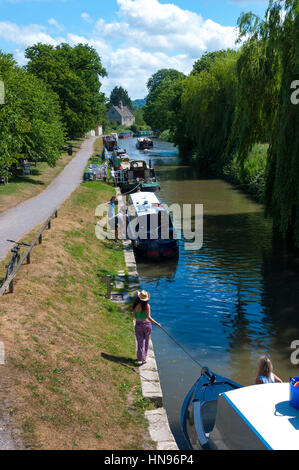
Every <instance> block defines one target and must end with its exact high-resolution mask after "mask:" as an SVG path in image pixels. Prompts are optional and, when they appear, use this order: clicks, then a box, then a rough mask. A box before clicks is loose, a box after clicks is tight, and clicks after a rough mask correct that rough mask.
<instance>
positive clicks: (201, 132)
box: [182, 50, 238, 172]
mask: <svg viewBox="0 0 299 470" xmlns="http://www.w3.org/2000/svg"><path fill="white" fill-rule="evenodd" d="M237 58H238V53H237V52H235V51H231V50H228V51H227V52H226V54H225V55H223V54H221V55H220V56H219V57H218V58H216V59H215V60H214V61H213V64H211V66H210V68H209V70H203V71H202V72H200V73H198V74H191V75H190V76H189V77H188V78H187V79H186V80H185V82H184V89H183V94H182V111H183V115H184V116H185V132H186V136H187V138H190V139H191V141H192V142H194V151H193V153H194V158H195V160H196V161H197V163H198V165H199V167H200V169H201V170H202V171H204V172H211V170H212V171H215V170H216V168H217V166H219V159H220V158H223V157H224V156H225V148H226V145H227V142H228V139H229V137H230V135H231V128H232V122H233V118H234V110H235V103H236V90H237V74H236V63H237Z"/></svg>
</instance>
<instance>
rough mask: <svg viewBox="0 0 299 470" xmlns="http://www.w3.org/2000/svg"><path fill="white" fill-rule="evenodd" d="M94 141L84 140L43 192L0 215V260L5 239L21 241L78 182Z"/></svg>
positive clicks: (4, 248) (5, 250)
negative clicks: (74, 154)
mask: <svg viewBox="0 0 299 470" xmlns="http://www.w3.org/2000/svg"><path fill="white" fill-rule="evenodd" d="M95 140H96V137H89V138H88V139H86V140H85V141H84V142H83V144H82V146H81V148H80V150H79V152H78V153H77V155H76V156H75V157H74V158H73V160H72V161H71V162H70V163H69V164H68V165H67V166H66V167H65V168H64V170H63V171H62V172H61V173H60V174H59V175H58V176H57V177H56V178H55V180H54V181H53V182H52V183H51V184H50V185H49V186H48V187H47V189H45V190H44V191H43V192H42V193H40V194H39V195H38V196H35V197H33V198H31V199H28V200H27V201H25V202H22V203H21V204H19V205H18V206H16V207H12V208H11V209H8V210H7V211H5V212H2V213H1V214H0V260H1V259H3V258H4V257H5V256H6V254H7V252H8V250H9V248H10V247H11V243H9V242H7V241H6V240H7V239H11V240H20V239H21V238H22V237H24V235H26V233H28V232H29V231H30V230H32V229H33V228H34V227H36V226H37V225H40V224H42V223H43V222H44V221H46V220H47V218H48V217H49V216H50V215H51V213H52V212H53V211H54V210H55V209H56V208H57V207H59V206H60V205H61V204H62V203H63V202H64V201H65V200H66V199H67V198H68V197H69V196H70V194H71V193H72V192H73V191H74V190H75V189H76V187H77V186H78V185H79V184H80V182H81V181H82V175H83V171H84V168H85V166H86V163H87V161H88V159H89V157H90V156H91V154H92V153H93V144H94V141H95Z"/></svg>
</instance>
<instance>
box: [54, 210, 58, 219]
mask: <svg viewBox="0 0 299 470" xmlns="http://www.w3.org/2000/svg"><path fill="white" fill-rule="evenodd" d="M57 217H58V211H57V210H56V211H55V219H57Z"/></svg>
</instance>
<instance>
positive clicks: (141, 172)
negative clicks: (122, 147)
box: [121, 160, 160, 193]
mask: <svg viewBox="0 0 299 470" xmlns="http://www.w3.org/2000/svg"><path fill="white" fill-rule="evenodd" d="M121 180H122V192H124V193H128V192H135V191H137V189H138V188H139V189H140V190H141V191H146V192H148V191H152V192H155V191H159V189H160V184H159V181H158V179H157V178H156V174H155V170H154V169H153V168H149V167H148V165H147V164H146V162H145V161H143V160H131V161H130V168H128V169H126V170H125V171H123V174H122V175H121Z"/></svg>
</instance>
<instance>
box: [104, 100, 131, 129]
mask: <svg viewBox="0 0 299 470" xmlns="http://www.w3.org/2000/svg"><path fill="white" fill-rule="evenodd" d="M108 119H109V121H110V122H117V123H118V124H120V125H121V126H126V127H130V126H132V124H134V122H135V116H134V114H133V113H132V111H131V110H130V109H129V108H128V107H127V106H124V105H123V103H122V101H120V103H119V106H112V108H110V109H109V111H108Z"/></svg>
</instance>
